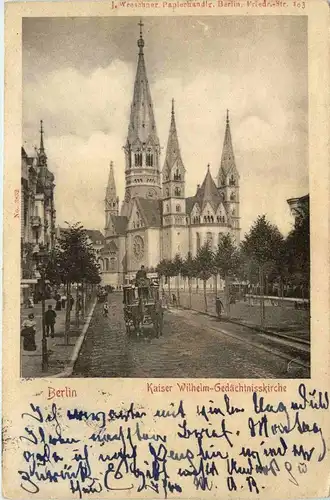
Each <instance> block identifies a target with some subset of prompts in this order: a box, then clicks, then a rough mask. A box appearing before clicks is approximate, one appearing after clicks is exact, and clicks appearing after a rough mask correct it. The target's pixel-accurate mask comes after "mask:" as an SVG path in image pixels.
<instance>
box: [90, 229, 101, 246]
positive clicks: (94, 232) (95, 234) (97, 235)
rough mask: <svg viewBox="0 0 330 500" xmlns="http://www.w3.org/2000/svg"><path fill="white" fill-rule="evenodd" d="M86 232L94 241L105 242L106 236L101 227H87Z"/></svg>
mask: <svg viewBox="0 0 330 500" xmlns="http://www.w3.org/2000/svg"><path fill="white" fill-rule="evenodd" d="M86 234H87V236H88V237H89V239H90V240H91V241H92V242H93V243H97V242H101V244H103V243H104V236H103V234H102V233H101V231H100V230H99V229H86Z"/></svg>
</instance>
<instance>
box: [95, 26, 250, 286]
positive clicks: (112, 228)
mask: <svg viewBox="0 0 330 500" xmlns="http://www.w3.org/2000/svg"><path fill="white" fill-rule="evenodd" d="M142 26H143V24H142V22H140V37H139V39H138V42H137V45H138V62H137V71H136V77H135V83H134V90H133V100H132V104H131V112H130V119H129V124H128V133H127V139H126V143H125V145H124V155H125V197H124V200H123V202H122V204H121V206H120V201H119V198H118V196H117V191H116V183H115V172H114V165H113V163H112V162H111V163H110V172H109V178H108V184H107V188H106V197H105V233H104V236H105V240H104V242H105V243H104V246H103V247H102V249H101V250H99V251H98V256H99V263H100V267H101V271H102V282H103V284H105V285H113V286H115V287H117V286H121V285H122V284H124V283H125V282H126V281H127V280H129V279H132V278H133V277H134V276H135V274H136V272H137V270H138V269H140V267H141V265H144V266H145V268H147V269H151V268H155V267H156V266H157V264H158V263H159V262H160V261H161V260H162V259H173V258H174V257H175V255H176V254H180V255H181V256H182V258H185V257H186V255H187V254H188V252H191V254H192V255H193V256H195V255H196V254H197V252H198V250H199V248H200V247H201V246H203V245H204V244H205V243H206V242H208V243H209V244H210V246H211V247H212V248H213V249H214V250H215V249H216V247H217V244H218V240H219V235H221V234H222V233H231V234H232V235H233V237H234V239H235V240H236V242H237V243H239V241H240V213H239V178H240V176H239V172H238V170H237V168H236V163H235V156H234V152H233V146H232V139H231V130H230V122H229V114H228V110H227V117H226V128H225V137H224V143H223V150H222V156H221V159H219V164H220V166H219V172H218V176H217V179H216V182H215V180H214V179H213V178H212V176H211V173H210V169H209V165H208V166H207V168H206V175H205V178H204V180H203V182H202V183H201V184H200V185H198V186H197V190H196V193H195V195H194V196H191V197H186V195H185V182H186V173H187V168H189V166H188V165H185V163H184V158H182V155H181V151H180V143H179V133H178V132H179V131H177V127H176V120H175V113H176V110H175V106H174V100H172V106H171V111H170V116H169V118H170V120H169V121H170V124H169V125H170V126H169V134H168V139H167V148H166V154H165V158H164V160H163V162H162V161H161V158H160V151H161V143H160V139H159V137H158V134H157V127H156V121H155V116H154V108H153V102H152V98H151V92H150V88H149V83H148V79H147V71H146V64H145V59H144V45H145V43H144V39H143V33H142ZM169 107H170V106H169ZM201 168H204V166H201Z"/></svg>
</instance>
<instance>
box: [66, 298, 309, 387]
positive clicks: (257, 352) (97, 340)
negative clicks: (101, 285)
mask: <svg viewBox="0 0 330 500" xmlns="http://www.w3.org/2000/svg"><path fill="white" fill-rule="evenodd" d="M109 298H110V300H109V302H110V308H109V317H108V318H104V317H103V315H102V305H99V304H98V305H97V306H96V308H95V312H94V316H93V318H92V321H91V323H90V326H89V329H88V331H87V335H86V339H85V342H84V344H83V346H82V349H81V352H80V355H79V357H78V360H77V363H76V365H75V369H74V372H73V375H72V376H73V377H145V378H152V377H155V378H156V377H165V378H171V377H185V378H190V377H191V378H218V377H220V378H295V377H308V376H309V373H308V369H307V368H305V367H302V366H300V365H296V364H295V363H294V362H290V359H292V360H293V359H294V358H296V355H295V354H294V353H292V355H291V356H290V349H289V351H287V353H286V356H284V357H279V356H278V355H277V353H278V352H280V351H279V350H278V346H277V345H276V343H275V347H274V346H273V344H272V343H269V341H268V342H267V341H264V340H263V339H262V336H259V335H258V334H256V333H255V332H253V331H251V329H248V328H245V327H242V326H239V325H233V324H230V323H223V322H219V321H217V320H216V319H215V318H209V317H207V316H203V315H200V314H198V313H194V312H191V311H183V310H171V311H165V313H164V332H163V336H162V337H160V338H158V339H157V338H153V337H152V336H150V337H149V338H141V337H139V338H128V336H127V335H126V331H125V323H124V318H123V305H122V296H121V295H120V294H113V295H111V296H109ZM259 337H260V338H259ZM257 343H258V344H262V345H263V348H261V349H259V348H256V347H255V345H256V344H257Z"/></svg>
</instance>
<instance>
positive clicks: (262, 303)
mask: <svg viewBox="0 0 330 500" xmlns="http://www.w3.org/2000/svg"><path fill="white" fill-rule="evenodd" d="M259 282H260V326H261V327H263V326H264V324H265V299H264V272H263V268H262V266H260V267H259Z"/></svg>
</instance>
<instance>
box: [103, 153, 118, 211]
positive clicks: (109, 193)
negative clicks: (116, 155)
mask: <svg viewBox="0 0 330 500" xmlns="http://www.w3.org/2000/svg"><path fill="white" fill-rule="evenodd" d="M118 207H119V198H118V196H117V191H116V182H115V176H114V170H113V162H112V161H111V162H110V170H109V177H108V184H107V190H106V196H105V211H106V218H107V214H108V215H109V214H110V215H118Z"/></svg>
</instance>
